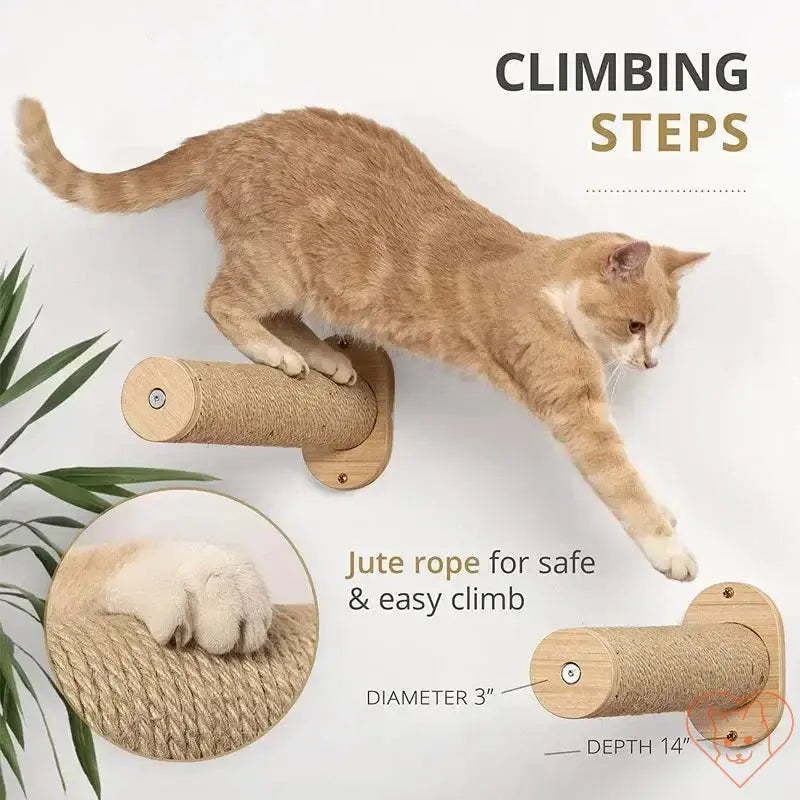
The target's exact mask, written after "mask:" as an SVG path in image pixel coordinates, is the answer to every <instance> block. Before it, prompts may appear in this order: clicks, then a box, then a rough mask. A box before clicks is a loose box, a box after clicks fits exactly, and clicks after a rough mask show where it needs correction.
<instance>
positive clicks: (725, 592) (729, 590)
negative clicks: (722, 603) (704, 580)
mask: <svg viewBox="0 0 800 800" xmlns="http://www.w3.org/2000/svg"><path fill="white" fill-rule="evenodd" d="M734 594H735V592H734V591H733V586H726V587H725V588H724V589H723V590H722V596H723V597H724V598H725V599H726V600H730V599H731V597H733V595H734Z"/></svg>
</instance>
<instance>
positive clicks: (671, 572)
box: [635, 533, 697, 581]
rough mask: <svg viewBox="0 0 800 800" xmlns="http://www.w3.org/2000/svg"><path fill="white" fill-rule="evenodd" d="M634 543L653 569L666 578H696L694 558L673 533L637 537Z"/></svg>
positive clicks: (679, 579)
mask: <svg viewBox="0 0 800 800" xmlns="http://www.w3.org/2000/svg"><path fill="white" fill-rule="evenodd" d="M635 541H636V544H637V545H639V548H640V549H641V551H642V552H643V553H644V554H645V557H646V558H647V560H648V561H649V562H650V563H651V564H652V565H653V567H654V568H655V569H657V570H658V571H659V572H660V573H662V574H663V575H666V577H667V578H671V579H672V580H675V581H693V580H694V579H695V577H696V576H697V561H696V560H695V557H694V556H693V555H692V554H691V553H690V552H689V551H688V550H687V549H686V548H685V547H684V546H683V545H682V544H681V543H680V542H679V541H678V537H677V536H676V535H675V534H674V533H673V534H670V535H667V536H664V535H657V534H650V535H646V536H639V537H636V539H635Z"/></svg>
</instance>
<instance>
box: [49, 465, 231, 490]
mask: <svg viewBox="0 0 800 800" xmlns="http://www.w3.org/2000/svg"><path fill="white" fill-rule="evenodd" d="M42 475H49V476H51V477H54V478H60V479H61V480H64V481H69V482H70V483H74V484H75V485H76V486H83V487H85V488H93V487H96V486H111V485H117V484H129V483H155V482H158V481H215V480H217V478H215V477H213V476H212V475H205V474H204V473H202V472H187V471H186V470H182V469H160V468H157V467H65V468H63V469H51V470H48V471H47V472H43V473H42Z"/></svg>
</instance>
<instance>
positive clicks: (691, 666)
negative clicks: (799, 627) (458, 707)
mask: <svg viewBox="0 0 800 800" xmlns="http://www.w3.org/2000/svg"><path fill="white" fill-rule="evenodd" d="M783 652H784V648H783V626H782V623H781V619H780V615H779V614H778V612H777V609H776V608H775V606H774V604H773V603H772V601H771V600H770V599H769V598H768V597H767V596H766V595H765V594H763V593H762V592H760V591H759V590H758V589H756V588H754V587H752V586H748V585H747V584H718V585H717V586H712V587H709V589H706V590H705V591H704V592H702V593H701V594H700V595H699V596H698V597H697V598H696V599H695V600H694V602H693V603H692V605H691V606H690V607H689V610H688V611H687V614H686V617H685V619H684V623H683V624H682V625H673V626H665V627H648V628H643V627H633V628H569V629H565V630H560V631H555V632H554V633H551V634H549V635H548V636H546V637H545V638H544V639H543V640H542V641H541V642H540V644H539V645H538V647H537V648H536V650H535V652H534V654H533V658H532V660H531V670H530V676H531V684H532V686H533V691H534V693H535V694H536V697H537V699H538V700H539V702H540V703H541V704H542V705H543V706H544V707H545V708H546V709H547V710H548V711H551V712H552V713H553V714H556V715H558V716H560V717H566V718H571V719H577V718H584V717H613V716H624V715H628V714H656V713H664V712H671V711H690V712H691V719H692V722H693V724H694V725H695V727H696V728H698V730H701V732H702V733H703V734H704V735H707V734H708V733H709V732H710V728H709V726H710V725H711V724H712V722H711V718H710V716H709V715H708V713H706V710H707V709H716V710H717V711H721V712H725V711H729V710H731V709H738V708H744V707H746V706H747V705H749V704H750V703H752V702H754V701H755V700H756V699H758V700H759V702H760V703H761V704H762V706H763V708H764V718H765V719H766V720H767V722H768V727H769V729H768V730H767V729H765V728H764V726H763V724H762V722H761V715H760V714H751V715H749V719H747V720H745V721H743V722H741V723H737V724H741V725H742V726H744V727H746V730H745V729H744V728H743V729H742V730H741V731H739V732H740V733H742V734H743V735H742V742H741V744H744V743H745V741H744V740H745V739H746V738H747V737H749V738H750V742H757V741H760V740H761V739H763V738H765V736H767V735H768V734H769V732H770V731H771V730H773V729H774V728H775V726H776V725H777V724H778V721H779V720H780V716H781V712H782V710H783V703H782V700H781V698H782V696H783V692H784V685H783V675H784V671H783V659H784V655H783ZM748 743H749V742H748Z"/></svg>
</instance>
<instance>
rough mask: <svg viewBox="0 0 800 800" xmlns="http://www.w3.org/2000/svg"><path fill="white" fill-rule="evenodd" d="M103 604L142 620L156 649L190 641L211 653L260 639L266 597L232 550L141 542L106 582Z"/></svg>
mask: <svg viewBox="0 0 800 800" xmlns="http://www.w3.org/2000/svg"><path fill="white" fill-rule="evenodd" d="M106 598H107V600H106V607H107V610H108V611H110V612H112V613H121V614H131V615H132V616H135V617H137V618H138V619H139V620H141V621H142V622H143V623H144V624H145V625H146V626H147V629H148V630H149V631H150V634H151V635H152V636H153V638H154V639H155V640H156V641H157V642H159V644H169V643H173V644H175V645H177V646H178V647H184V646H185V645H187V644H188V643H189V642H191V641H194V642H196V643H197V644H198V645H199V646H200V647H202V648H203V649H204V650H206V651H207V652H209V653H212V654H215V655H221V654H223V653H228V652H230V651H232V650H237V651H239V652H242V653H250V652H252V651H254V650H258V649H260V648H261V647H262V646H263V645H264V644H265V642H266V640H267V633H268V631H269V627H270V625H271V623H272V603H271V602H270V598H269V593H268V592H267V588H266V586H265V585H264V582H263V581H262V579H261V577H260V575H259V574H258V572H257V571H256V569H255V567H254V566H253V565H252V564H251V563H250V562H249V561H248V560H247V559H246V558H245V557H244V556H243V555H241V554H240V553H238V552H236V551H235V550H232V549H229V548H226V547H219V546H217V545H212V544H204V543H194V542H159V543H151V544H145V545H143V546H142V548H141V549H140V550H139V551H137V553H136V554H135V555H134V556H133V557H132V558H131V559H130V560H129V561H128V562H127V563H126V564H124V565H123V566H122V567H121V568H120V569H119V571H118V572H117V573H116V574H115V575H114V576H113V577H112V578H111V579H110V580H109V584H108V586H107V591H106Z"/></svg>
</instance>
